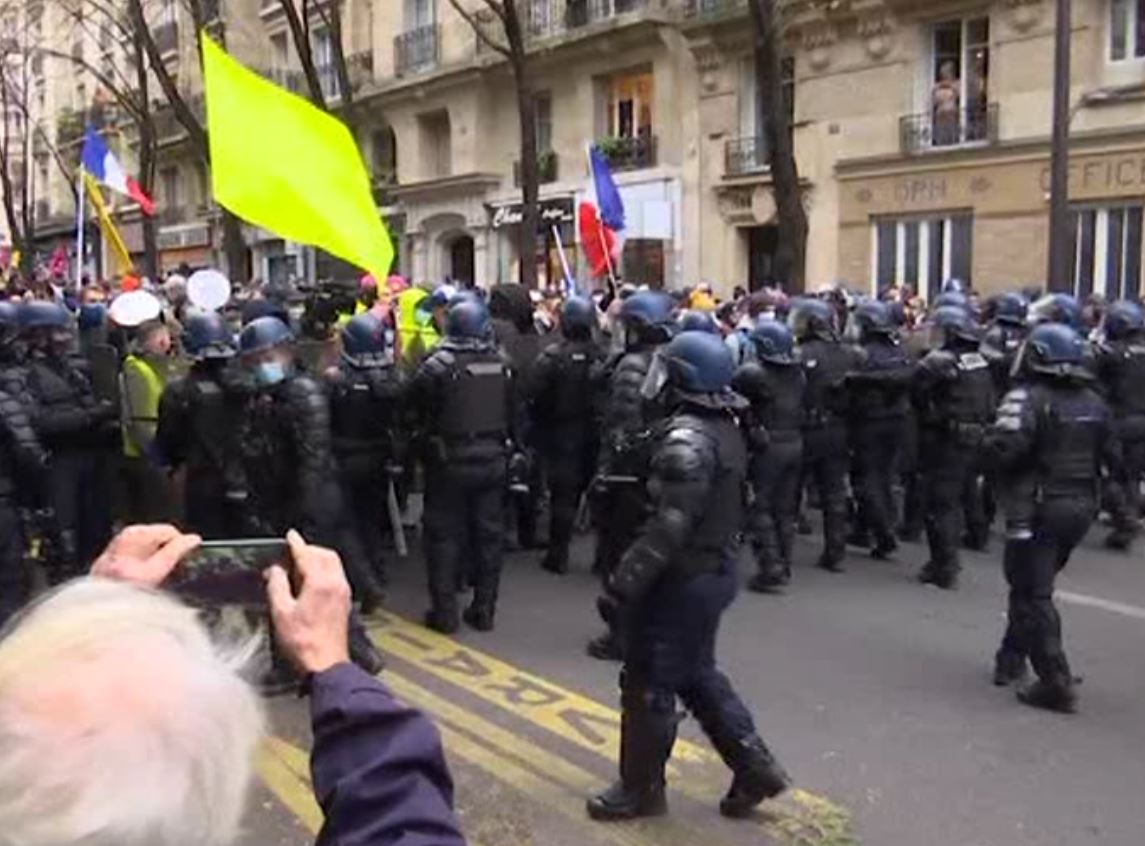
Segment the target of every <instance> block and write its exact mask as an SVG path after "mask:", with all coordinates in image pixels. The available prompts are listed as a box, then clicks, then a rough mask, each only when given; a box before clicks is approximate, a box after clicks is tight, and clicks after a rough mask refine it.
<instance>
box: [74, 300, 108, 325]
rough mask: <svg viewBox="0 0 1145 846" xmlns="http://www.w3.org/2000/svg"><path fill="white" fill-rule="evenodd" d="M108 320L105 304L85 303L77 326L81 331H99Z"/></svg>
mask: <svg viewBox="0 0 1145 846" xmlns="http://www.w3.org/2000/svg"><path fill="white" fill-rule="evenodd" d="M106 319H107V306H105V305H104V304H103V303H84V304H83V305H81V306H80V309H79V314H78V315H77V324H78V325H79V328H80V329H97V328H99V327H100V326H102V325H103V324H104V322H105V321H106Z"/></svg>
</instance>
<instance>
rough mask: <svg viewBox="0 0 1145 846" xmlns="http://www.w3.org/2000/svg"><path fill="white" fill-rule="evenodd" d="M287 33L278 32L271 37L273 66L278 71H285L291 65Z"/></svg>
mask: <svg viewBox="0 0 1145 846" xmlns="http://www.w3.org/2000/svg"><path fill="white" fill-rule="evenodd" d="M287 51H288V47H287V44H286V33H285V32H276V33H275V34H274V35H272V36H271V37H270V61H271V67H272V68H273V69H274V70H276V71H285V70H286V69H287V68H288V67H289V66H290V59H289V53H288V52H287Z"/></svg>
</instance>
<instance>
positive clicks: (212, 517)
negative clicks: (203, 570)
mask: <svg viewBox="0 0 1145 846" xmlns="http://www.w3.org/2000/svg"><path fill="white" fill-rule="evenodd" d="M182 346H183V352H184V353H185V354H186V355H187V356H188V358H190V360H191V368H190V370H189V371H188V373H187V375H186V376H185V377H183V378H182V379H177V380H175V381H173V382H171V383H169V384H168V385H167V387H166V388H165V389H164V391H163V395H162V397H161V398H160V400H159V424H158V427H157V428H156V432H155V446H156V450H157V452H158V455H159V458H160V460H161V461H162V462H163V464H164V466H166V467H167V468H168V470H169V471H170V472H172V473H178V472H179V471H182V473H183V485H182V487H183V491H182V493H183V495H182V502H183V515H184V520H185V522H186V525H187V528H188V529H189V530H190V531H192V532H195V533H197V534H199V535H201V536H202V537H204V538H208V539H212V538H214V539H218V538H228V537H237V536H239V535H240V534H242V531H241V528H240V525H239V524H238V523H237V521H235V520H234V516H235V514H234V510H233V509H231V508H228V507H227V493H228V487H227V476H226V474H227V468H228V460H229V458H230V454H229V452H228V450H229V449H231V448H232V446H233V445H232V442H231V441H232V432H233V431H234V427H235V425H236V424H237V423H238V404H239V398H238V397H237V396H236V394H235V391H234V384H233V383H234V381H235V379H234V376H233V375H232V374H231V372H230V371H228V369H227V368H228V365H229V363H230V362H231V360H232V358H233V357H234V355H235V344H234V338H233V337H232V335H231V332H230V329H229V328H228V326H227V324H226V321H224V320H223V318H222V317H221V316H219V315H218V314H214V313H211V314H193V315H191V316H190V317H188V318H187V321H186V322H185V323H184V324H183V336H182Z"/></svg>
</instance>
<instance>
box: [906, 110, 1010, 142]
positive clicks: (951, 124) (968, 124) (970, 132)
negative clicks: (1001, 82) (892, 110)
mask: <svg viewBox="0 0 1145 846" xmlns="http://www.w3.org/2000/svg"><path fill="white" fill-rule="evenodd" d="M997 141H998V104H997V103H991V104H990V105H988V106H986V107H985V108H982V107H977V106H976V107H974V108H970V109H963V110H962V111H961V112H958V113H956V114H950V115H936V114H933V113H931V112H924V113H923V114H917V115H904V116H903V117H901V118H899V148H900V149H901V151H902V152H903V153H905V154H907V155H917V154H919V153H926V152H929V151H932V150H951V149H958V148H959V147H986V146H989V145H991V144H996V143H997Z"/></svg>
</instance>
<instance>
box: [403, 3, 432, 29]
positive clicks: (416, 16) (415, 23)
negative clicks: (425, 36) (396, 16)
mask: <svg viewBox="0 0 1145 846" xmlns="http://www.w3.org/2000/svg"><path fill="white" fill-rule="evenodd" d="M433 2H434V0H405V24H406V28H405V31H406V32H410V31H411V30H415V29H421V28H422V27H425V26H433V23H434V20H433V17H434V15H433V12H434V9H433Z"/></svg>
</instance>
